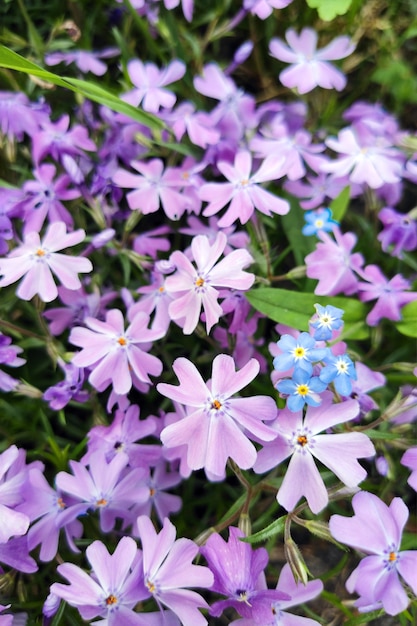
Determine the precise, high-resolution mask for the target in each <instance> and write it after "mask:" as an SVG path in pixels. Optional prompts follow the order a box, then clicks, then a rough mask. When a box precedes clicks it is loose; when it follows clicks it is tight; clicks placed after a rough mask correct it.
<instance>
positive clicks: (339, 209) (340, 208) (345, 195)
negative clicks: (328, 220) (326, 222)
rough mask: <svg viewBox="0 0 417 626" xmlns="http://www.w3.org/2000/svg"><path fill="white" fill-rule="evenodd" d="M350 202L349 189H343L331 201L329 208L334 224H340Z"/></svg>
mask: <svg viewBox="0 0 417 626" xmlns="http://www.w3.org/2000/svg"><path fill="white" fill-rule="evenodd" d="M349 200H350V187H345V188H344V189H342V191H341V192H340V193H339V195H338V196H337V198H335V199H334V200H332V202H331V203H330V205H329V208H330V209H331V210H332V214H333V215H332V217H333V219H334V220H336V222H341V221H342V219H343V218H344V216H345V213H346V210H347V208H348V206H349Z"/></svg>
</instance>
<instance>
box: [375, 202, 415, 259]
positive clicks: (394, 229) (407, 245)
mask: <svg viewBox="0 0 417 626" xmlns="http://www.w3.org/2000/svg"><path fill="white" fill-rule="evenodd" d="M378 218H379V220H380V221H381V222H382V224H383V225H384V229H383V231H382V232H381V233H379V235H378V240H379V241H380V242H381V246H382V249H383V251H384V252H387V251H388V250H389V249H390V246H392V245H393V246H394V247H393V248H392V249H391V250H390V254H392V256H396V257H398V258H399V259H401V258H402V257H403V252H404V251H406V252H411V251H413V250H415V249H416V247H417V222H416V219H415V217H413V215H412V213H411V212H410V213H408V214H407V215H403V214H402V213H397V211H395V210H394V209H391V208H390V207H385V208H383V209H381V211H380V212H379V213H378Z"/></svg>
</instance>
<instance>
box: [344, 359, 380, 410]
mask: <svg viewBox="0 0 417 626" xmlns="http://www.w3.org/2000/svg"><path fill="white" fill-rule="evenodd" d="M355 367H356V373H357V375H358V377H357V380H353V381H352V393H351V394H350V395H351V397H352V398H355V400H357V401H358V402H359V406H360V408H361V412H360V415H359V416H360V417H363V416H364V415H366V414H367V413H369V411H372V410H374V409H377V408H378V404H377V403H376V402H375V400H374V399H373V398H372V397H371V396H370V395H369V394H368V391H373V390H374V389H377V388H378V387H383V386H384V385H385V383H386V378H385V376H384V375H383V374H382V373H381V372H374V371H373V370H371V369H370V368H369V367H367V366H366V365H365V364H364V363H361V362H360V361H357V362H356V364H355Z"/></svg>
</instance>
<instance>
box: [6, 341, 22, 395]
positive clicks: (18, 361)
mask: <svg viewBox="0 0 417 626" xmlns="http://www.w3.org/2000/svg"><path fill="white" fill-rule="evenodd" d="M11 343H12V340H11V338H10V337H6V335H3V333H2V332H0V365H7V367H20V366H21V365H24V364H25V363H26V359H22V358H21V357H20V356H17V355H18V354H21V353H22V352H23V350H22V348H20V347H19V346H12V345H10V344H11ZM18 383H19V381H18V380H16V379H15V378H13V377H12V376H9V374H6V372H3V371H2V370H0V389H1V390H2V391H11V390H12V389H15V387H16V385H18Z"/></svg>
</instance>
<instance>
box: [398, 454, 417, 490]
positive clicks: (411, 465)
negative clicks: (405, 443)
mask: <svg viewBox="0 0 417 626" xmlns="http://www.w3.org/2000/svg"><path fill="white" fill-rule="evenodd" d="M400 463H401V465H405V467H408V469H410V470H411V474H410V476H409V477H408V480H407V482H408V484H409V485H410V486H411V487H412V488H413V489H414V491H417V446H413V447H411V448H408V450H406V451H405V452H404V454H403V455H402V457H401V461H400Z"/></svg>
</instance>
